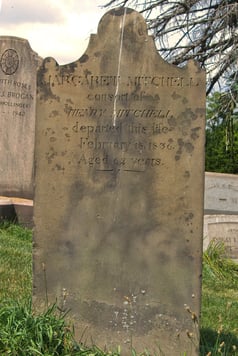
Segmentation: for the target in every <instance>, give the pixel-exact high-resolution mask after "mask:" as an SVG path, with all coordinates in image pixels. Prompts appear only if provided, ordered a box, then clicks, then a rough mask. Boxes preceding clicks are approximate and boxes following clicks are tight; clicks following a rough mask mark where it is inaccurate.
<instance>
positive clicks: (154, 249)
mask: <svg viewBox="0 0 238 356" xmlns="http://www.w3.org/2000/svg"><path fill="white" fill-rule="evenodd" d="M204 116H205V73H204V71H202V70H201V69H200V68H199V67H198V66H197V65H196V64H195V63H194V62H189V63H188V65H187V66H186V67H185V68H177V67H176V66H173V65H170V64H168V63H166V62H165V61H164V60H162V59H161V57H160V56H159V55H158V53H157V51H156V48H155V45H154V41H153V39H152V37H150V36H148V35H147V29H146V23H145V21H144V19H143V17H142V16H141V15H140V14H138V13H137V12H135V11H133V10H131V9H128V8H118V9H114V10H111V11H109V12H108V13H106V14H105V15H104V16H103V17H102V19H101V21H100V23H99V26H98V33H97V34H96V35H91V38H90V42H89V45H88V48H87V50H86V52H85V53H84V55H82V57H80V58H79V60H78V61H76V62H74V63H70V64H67V65H63V66H59V65H58V64H57V62H56V61H55V60H54V59H53V58H46V59H45V60H44V62H43V64H42V67H41V68H40V70H39V73H38V96H37V123H36V156H35V157H36V177H35V207H34V221H35V232H34V242H35V249H34V302H35V303H36V305H37V306H38V307H42V308H43V307H44V306H45V305H46V304H47V303H48V302H49V303H54V302H55V301H57V304H58V305H59V307H60V308H61V309H63V310H67V309H70V311H71V312H70V313H71V314H70V315H71V317H73V319H74V322H75V329H76V333H77V335H78V337H82V335H84V337H85V339H87V340H93V342H94V343H96V345H98V346H99V347H104V346H105V345H106V346H107V348H108V349H114V348H115V347H117V346H118V345H120V346H121V348H122V355H130V354H131V350H132V348H135V349H136V350H137V352H143V351H144V350H147V351H148V352H150V354H156V353H157V354H160V352H163V354H164V355H169V356H173V355H181V353H183V352H186V355H198V343H199V341H198V338H199V335H198V326H197V324H196V323H194V319H196V318H197V317H198V316H199V313H200V288H201V256H202V235H203V189H204V131H205V117H204ZM52 204H53V206H52ZM46 295H47V297H46Z"/></svg>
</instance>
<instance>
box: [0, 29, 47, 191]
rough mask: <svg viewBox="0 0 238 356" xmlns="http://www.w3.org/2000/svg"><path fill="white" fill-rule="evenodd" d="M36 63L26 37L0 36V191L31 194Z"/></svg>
mask: <svg viewBox="0 0 238 356" xmlns="http://www.w3.org/2000/svg"><path fill="white" fill-rule="evenodd" d="M39 63H40V58H39V57H38V55H37V54H36V53H35V52H34V51H33V50H32V49H31V47H30V45H29V43H28V41H27V40H25V39H23V38H18V37H11V36H0V122H1V125H0V133H1V142H0V162H1V164H0V171H1V172H0V195H6V196H9V197H11V196H16V197H22V198H32V196H33V157H34V138H35V103H36V71H37V67H38V65H39Z"/></svg>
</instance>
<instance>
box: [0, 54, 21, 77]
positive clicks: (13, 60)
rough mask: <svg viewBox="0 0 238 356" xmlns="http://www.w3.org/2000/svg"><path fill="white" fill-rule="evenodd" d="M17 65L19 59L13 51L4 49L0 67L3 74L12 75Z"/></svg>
mask: <svg viewBox="0 0 238 356" xmlns="http://www.w3.org/2000/svg"><path fill="white" fill-rule="evenodd" d="M18 65H19V57H18V54H17V52H16V51H15V49H6V51H5V52H3V54H2V57H1V61H0V66H1V68H2V71H3V72H4V73H5V74H8V75H10V74H14V73H15V72H16V70H17V68H18Z"/></svg>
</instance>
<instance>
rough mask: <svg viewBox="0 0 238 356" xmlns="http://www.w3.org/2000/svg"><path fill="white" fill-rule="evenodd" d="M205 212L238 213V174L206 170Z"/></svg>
mask: <svg viewBox="0 0 238 356" xmlns="http://www.w3.org/2000/svg"><path fill="white" fill-rule="evenodd" d="M204 199H205V214H208V215H210V214H230V215H233V214H238V176H237V175H235V174H224V173H223V174H221V173H213V172H206V174H205V197H204Z"/></svg>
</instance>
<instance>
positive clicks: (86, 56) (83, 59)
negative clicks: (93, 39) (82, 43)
mask: <svg viewBox="0 0 238 356" xmlns="http://www.w3.org/2000/svg"><path fill="white" fill-rule="evenodd" d="M88 60H89V56H88V55H87V54H83V55H82V57H80V58H79V62H80V63H85V62H87V61H88Z"/></svg>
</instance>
